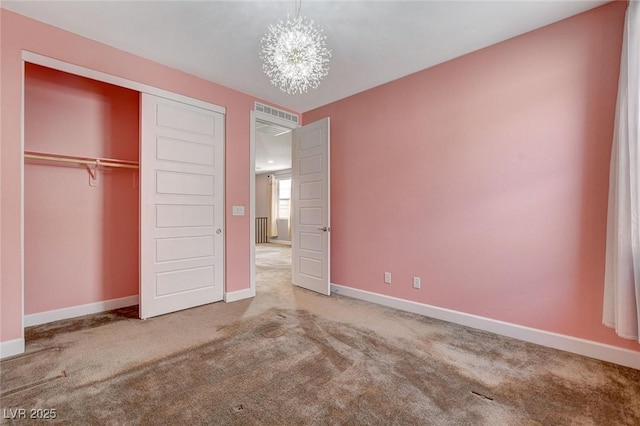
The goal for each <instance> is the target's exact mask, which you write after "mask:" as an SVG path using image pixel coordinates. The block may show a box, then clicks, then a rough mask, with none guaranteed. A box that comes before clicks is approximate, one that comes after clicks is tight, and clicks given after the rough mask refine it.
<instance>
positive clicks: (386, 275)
mask: <svg viewBox="0 0 640 426" xmlns="http://www.w3.org/2000/svg"><path fill="white" fill-rule="evenodd" d="M384 282H385V283H387V284H391V272H385V273H384Z"/></svg>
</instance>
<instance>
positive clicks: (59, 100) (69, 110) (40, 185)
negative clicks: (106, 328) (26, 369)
mask: <svg viewBox="0 0 640 426" xmlns="http://www.w3.org/2000/svg"><path fill="white" fill-rule="evenodd" d="M139 111H140V92H138V91H135V90H131V89H127V88H124V87H120V86H116V85H112V84H109V83H104V82H100V81H97V80H92V79H89V78H85V77H81V76H77V75H74V74H69V73H66V72H63V71H58V70H55V69H52V68H47V67H44V66H41V65H36V64H33V63H28V62H25V80H24V151H25V163H24V188H23V190H24V326H25V327H28V326H32V325H37V324H42V323H46V322H51V321H55V320H58V319H65V318H70V317H73V316H80V315H84V314H87V313H96V312H101V311H106V310H111V309H117V308H123V307H127V306H132V305H137V304H138V300H139V297H138V295H139V277H140V273H139V269H140V265H139V247H140V242H139V235H140V232H139V203H140V188H139V171H138V164H139V159H140V154H139V138H140V119H139Z"/></svg>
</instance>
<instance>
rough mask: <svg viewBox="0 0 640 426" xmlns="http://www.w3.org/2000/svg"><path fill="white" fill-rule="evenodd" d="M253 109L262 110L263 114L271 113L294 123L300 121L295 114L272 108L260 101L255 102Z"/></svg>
mask: <svg viewBox="0 0 640 426" xmlns="http://www.w3.org/2000/svg"><path fill="white" fill-rule="evenodd" d="M255 110H256V111H260V112H264V113H265V114H270V115H273V116H274V117H278V118H281V119H283V120H287V121H290V122H292V123H296V124H299V123H300V119H299V118H298V115H297V114H291V113H290V112H287V111H283V110H281V109H278V108H274V107H272V106H269V105H265V104H262V103H260V102H256V103H255Z"/></svg>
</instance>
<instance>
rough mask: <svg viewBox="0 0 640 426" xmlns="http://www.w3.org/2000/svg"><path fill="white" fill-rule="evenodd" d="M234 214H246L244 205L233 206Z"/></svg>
mask: <svg viewBox="0 0 640 426" xmlns="http://www.w3.org/2000/svg"><path fill="white" fill-rule="evenodd" d="M233 215H234V216H244V206H233Z"/></svg>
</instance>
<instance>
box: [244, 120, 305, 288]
mask: <svg viewBox="0 0 640 426" xmlns="http://www.w3.org/2000/svg"><path fill="white" fill-rule="evenodd" d="M256 120H260V121H266V122H267V123H271V124H277V125H278V126H282V127H286V128H287V129H291V130H293V129H297V128H298V127H300V125H299V124H296V123H293V122H291V121H288V120H283V119H281V118H278V117H274V116H273V115H271V114H267V113H264V112H261V111H255V110H252V111H251V112H250V120H249V133H250V142H249V293H250V294H249V295H248V296H249V297H255V295H256Z"/></svg>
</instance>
